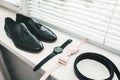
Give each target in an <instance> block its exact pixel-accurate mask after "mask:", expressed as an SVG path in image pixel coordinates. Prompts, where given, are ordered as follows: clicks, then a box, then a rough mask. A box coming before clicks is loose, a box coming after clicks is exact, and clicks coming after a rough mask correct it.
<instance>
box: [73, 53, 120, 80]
mask: <svg viewBox="0 0 120 80" xmlns="http://www.w3.org/2000/svg"><path fill="white" fill-rule="evenodd" d="M83 59H92V60H95V61H98V62H100V63H102V64H103V65H105V66H106V68H107V69H108V70H109V73H110V76H109V77H108V78H107V79H104V80H112V78H113V76H114V73H116V75H117V78H118V80H120V72H119V70H118V68H117V67H116V66H115V65H114V63H113V62H112V61H110V60H109V59H108V58H106V57H105V56H103V55H100V54H97V53H93V52H87V53H83V54H81V55H79V56H78V57H77V58H76V59H75V62H74V72H75V74H76V76H77V77H78V79H79V80H93V79H90V78H88V77H86V76H84V75H83V74H82V73H81V72H80V71H79V70H78V68H77V64H78V62H79V61H81V60H83Z"/></svg>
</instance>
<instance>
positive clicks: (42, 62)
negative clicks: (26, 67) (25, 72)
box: [33, 39, 72, 71]
mask: <svg viewBox="0 0 120 80" xmlns="http://www.w3.org/2000/svg"><path fill="white" fill-rule="evenodd" d="M71 42H72V40H71V39H68V40H67V41H66V42H65V43H63V44H62V45H61V46H57V47H55V48H54V49H53V52H52V53H51V54H49V55H48V56H47V57H46V58H45V59H43V60H42V61H41V62H40V63H38V64H37V65H36V66H35V67H34V69H33V71H37V70H38V69H39V68H41V66H42V65H44V64H45V63H46V62H47V61H49V60H50V59H51V58H52V57H54V56H56V55H57V54H60V53H62V52H63V50H64V48H65V47H66V46H67V45H68V44H70V43H71Z"/></svg>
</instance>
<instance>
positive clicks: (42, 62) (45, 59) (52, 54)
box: [33, 52, 57, 71]
mask: <svg viewBox="0 0 120 80" xmlns="http://www.w3.org/2000/svg"><path fill="white" fill-rule="evenodd" d="M55 55H57V54H55V53H54V52H53V53H51V54H49V55H48V56H47V57H46V58H44V59H43V60H42V61H41V62H40V63H38V64H37V65H36V66H35V67H34V69H33V71H37V70H38V69H39V68H41V67H42V65H43V64H45V63H46V62H47V61H48V60H50V59H51V58H52V57H54V56H55Z"/></svg>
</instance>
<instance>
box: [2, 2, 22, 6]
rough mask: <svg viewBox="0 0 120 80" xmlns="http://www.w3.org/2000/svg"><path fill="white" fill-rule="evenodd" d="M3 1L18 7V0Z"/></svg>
mask: <svg viewBox="0 0 120 80" xmlns="http://www.w3.org/2000/svg"><path fill="white" fill-rule="evenodd" d="M4 1H6V2H9V3H11V4H14V5H15V6H18V7H19V5H20V0H4Z"/></svg>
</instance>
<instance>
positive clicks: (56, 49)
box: [54, 47, 63, 53]
mask: <svg viewBox="0 0 120 80" xmlns="http://www.w3.org/2000/svg"><path fill="white" fill-rule="evenodd" d="M62 51H63V49H62V48H61V47H55V48H54V52H55V53H61V52H62Z"/></svg>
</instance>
